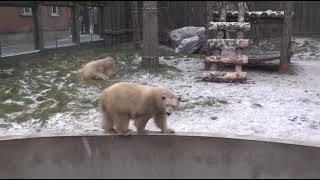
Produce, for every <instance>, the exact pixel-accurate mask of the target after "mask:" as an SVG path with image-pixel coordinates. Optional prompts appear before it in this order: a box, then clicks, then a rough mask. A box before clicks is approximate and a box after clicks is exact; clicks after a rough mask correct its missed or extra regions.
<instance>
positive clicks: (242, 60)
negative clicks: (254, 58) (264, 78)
mask: <svg viewBox="0 0 320 180" xmlns="http://www.w3.org/2000/svg"><path fill="white" fill-rule="evenodd" d="M206 61H207V62H210V63H222V64H238V65H241V64H247V63H248V57H247V56H246V55H240V56H235V57H220V56H208V57H206Z"/></svg>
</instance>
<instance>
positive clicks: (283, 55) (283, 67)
mask: <svg viewBox="0 0 320 180" xmlns="http://www.w3.org/2000/svg"><path fill="white" fill-rule="evenodd" d="M284 3H285V4H284V20H283V24H282V38H281V52H280V68H279V71H280V72H286V71H287V70H288V69H289V49H290V46H289V45H290V44H291V42H290V41H291V35H290V32H291V31H292V18H291V17H292V10H293V3H292V1H284Z"/></svg>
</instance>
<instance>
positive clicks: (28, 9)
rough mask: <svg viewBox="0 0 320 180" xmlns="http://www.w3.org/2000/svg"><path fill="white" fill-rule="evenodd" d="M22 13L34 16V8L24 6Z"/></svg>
mask: <svg viewBox="0 0 320 180" xmlns="http://www.w3.org/2000/svg"><path fill="white" fill-rule="evenodd" d="M21 15H22V16H32V9H31V8H29V7H25V8H22V11H21Z"/></svg>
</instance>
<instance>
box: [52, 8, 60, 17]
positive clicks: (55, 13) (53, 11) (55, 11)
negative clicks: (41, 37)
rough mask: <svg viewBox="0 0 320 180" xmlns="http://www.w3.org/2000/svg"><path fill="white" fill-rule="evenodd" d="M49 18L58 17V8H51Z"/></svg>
mask: <svg viewBox="0 0 320 180" xmlns="http://www.w3.org/2000/svg"><path fill="white" fill-rule="evenodd" d="M51 16H59V7H58V6H51Z"/></svg>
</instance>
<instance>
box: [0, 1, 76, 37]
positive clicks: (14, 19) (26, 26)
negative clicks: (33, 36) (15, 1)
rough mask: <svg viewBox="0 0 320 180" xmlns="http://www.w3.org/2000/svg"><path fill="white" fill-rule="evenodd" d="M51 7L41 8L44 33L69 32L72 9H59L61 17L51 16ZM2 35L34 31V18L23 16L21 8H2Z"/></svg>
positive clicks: (0, 28) (0, 14) (0, 19)
mask: <svg viewBox="0 0 320 180" xmlns="http://www.w3.org/2000/svg"><path fill="white" fill-rule="evenodd" d="M50 9H51V7H50V6H43V7H41V15H42V27H43V30H44V31H51V30H67V29H69V27H70V23H71V18H70V16H71V14H70V8H67V7H59V16H51V15H50V11H51V10H50ZM0 22H1V25H0V33H19V32H31V31H32V28H33V27H32V26H33V25H32V16H23V15H22V8H21V7H0Z"/></svg>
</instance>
